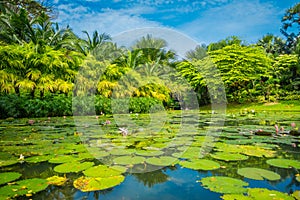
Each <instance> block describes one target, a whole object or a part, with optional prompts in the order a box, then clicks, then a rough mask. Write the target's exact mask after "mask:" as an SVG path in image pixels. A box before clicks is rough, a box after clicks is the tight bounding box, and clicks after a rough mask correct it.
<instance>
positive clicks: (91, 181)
mask: <svg viewBox="0 0 300 200" xmlns="http://www.w3.org/2000/svg"><path fill="white" fill-rule="evenodd" d="M124 179H125V177H124V176H123V175H118V176H112V177H106V178H101V177H96V178H95V177H84V176H82V177H80V178H78V179H76V180H75V181H74V183H73V185H74V187H75V188H77V189H79V190H81V191H82V192H90V191H96V190H105V189H108V188H112V187H115V186H116V185H119V184H120V183H122V182H123V181H124Z"/></svg>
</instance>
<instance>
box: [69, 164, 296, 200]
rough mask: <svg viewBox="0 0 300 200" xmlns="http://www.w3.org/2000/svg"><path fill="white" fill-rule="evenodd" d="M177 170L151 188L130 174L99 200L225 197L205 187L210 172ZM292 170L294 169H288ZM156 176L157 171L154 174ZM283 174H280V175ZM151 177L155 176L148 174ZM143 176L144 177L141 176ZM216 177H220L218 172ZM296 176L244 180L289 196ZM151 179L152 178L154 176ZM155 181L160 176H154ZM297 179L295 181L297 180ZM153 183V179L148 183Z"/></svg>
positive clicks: (90, 196)
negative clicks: (276, 179)
mask: <svg viewBox="0 0 300 200" xmlns="http://www.w3.org/2000/svg"><path fill="white" fill-rule="evenodd" d="M174 169H175V168H173V170H171V169H169V168H167V169H164V170H162V172H163V173H164V174H166V175H167V176H168V180H167V181H166V182H163V183H156V184H155V183H154V184H153V185H152V186H151V187H147V186H145V185H146V184H149V183H145V185H144V183H143V182H142V181H140V180H138V179H137V178H136V177H135V175H134V174H133V175H129V176H127V177H126V179H125V181H124V182H123V183H122V184H121V185H119V186H117V187H115V188H114V189H112V190H111V191H109V192H107V193H106V194H101V195H100V198H99V199H107V200H110V199H124V200H128V199H143V200H157V199H161V200H165V199H167V200H168V199H170V200H181V199H191V200H192V199H193V200H194V199H204V200H208V199H209V200H214V199H216V200H217V199H220V196H222V194H218V193H214V192H210V191H209V190H208V189H205V188H203V187H201V183H198V182H197V180H200V179H202V178H204V177H207V176H212V175H213V174H212V173H210V172H201V171H194V170H190V169H186V168H181V167H180V166H177V167H176V169H175V170H174ZM288 171H290V170H288ZM152 173H154V174H155V172H152ZM279 173H280V172H279ZM148 174H151V173H148ZM140 175H142V174H140ZM214 175H218V174H217V173H216V174H214ZM294 175H295V174H294V173H291V174H290V175H288V177H286V178H284V179H283V180H282V181H275V182H274V181H273V182H270V181H257V180H251V179H247V178H244V179H243V180H244V181H245V182H248V183H249V186H248V187H249V188H267V189H269V190H276V191H281V192H285V193H289V192H290V191H291V190H292V191H295V190H299V186H300V183H297V181H296V180H295V179H294ZM150 177H151V176H150ZM152 178H153V180H152V181H154V182H155V179H159V177H156V178H155V176H153V177H152ZM293 179H294V180H293ZM148 181H151V180H148ZM94 197H95V196H94V194H93V192H91V193H82V192H77V193H76V194H75V195H74V198H75V199H94Z"/></svg>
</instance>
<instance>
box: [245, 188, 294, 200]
mask: <svg viewBox="0 0 300 200" xmlns="http://www.w3.org/2000/svg"><path fill="white" fill-rule="evenodd" d="M248 195H249V196H250V197H252V198H253V199H257V200H259V199H263V200H283V199H284V200H294V198H293V197H292V196H289V195H288V194H285V193H282V192H279V191H276V190H268V189H266V188H249V189H248Z"/></svg>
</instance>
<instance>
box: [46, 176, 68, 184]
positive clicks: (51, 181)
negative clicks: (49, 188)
mask: <svg viewBox="0 0 300 200" xmlns="http://www.w3.org/2000/svg"><path fill="white" fill-rule="evenodd" d="M67 180H68V179H67V178H66V177H60V176H51V177H49V178H47V181H48V184H49V185H56V186H62V185H64V184H65V183H66V182H67Z"/></svg>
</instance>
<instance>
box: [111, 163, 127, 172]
mask: <svg viewBox="0 0 300 200" xmlns="http://www.w3.org/2000/svg"><path fill="white" fill-rule="evenodd" d="M110 168H111V169H114V170H117V171H119V172H120V173H125V172H126V171H127V169H128V168H127V167H124V166H121V165H113V166H110Z"/></svg>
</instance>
